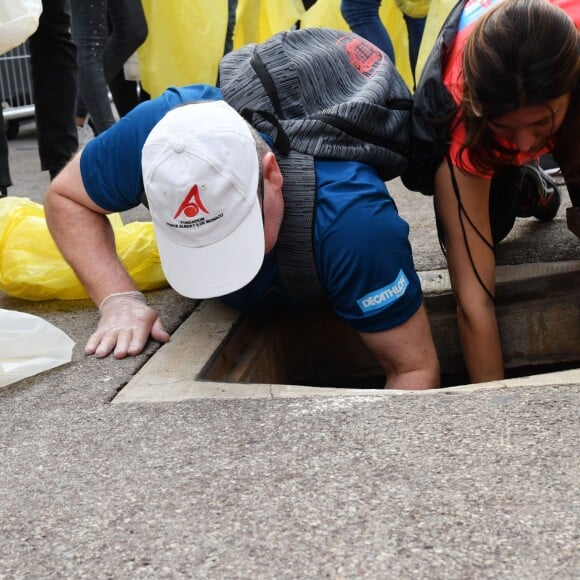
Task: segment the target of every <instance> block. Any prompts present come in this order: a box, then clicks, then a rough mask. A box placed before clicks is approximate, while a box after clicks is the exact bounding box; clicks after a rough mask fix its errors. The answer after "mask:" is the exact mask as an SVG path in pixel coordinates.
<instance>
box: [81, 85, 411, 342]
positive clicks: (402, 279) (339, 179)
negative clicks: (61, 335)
mask: <svg viewBox="0 0 580 580" xmlns="http://www.w3.org/2000/svg"><path fill="white" fill-rule="evenodd" d="M219 99H221V93H220V91H219V89H216V88H215V87H210V86H208V85H191V86H187V87H183V88H171V89H168V90H167V91H165V92H164V93H163V94H162V95H161V96H159V97H158V98H156V99H153V100H150V101H146V102H144V103H142V104H140V105H139V106H138V107H136V108H135V109H133V111H131V112H130V113H129V114H128V115H126V116H125V117H123V118H122V119H121V120H119V121H118V122H117V123H116V124H115V125H113V126H112V127H111V128H110V129H109V130H107V131H106V132H104V133H102V134H101V135H99V136H98V137H97V138H95V139H93V140H91V141H89V143H88V144H87V145H86V147H85V149H84V150H83V152H82V155H81V175H82V178H83V183H84V186H85V188H86V190H87V192H88V194H89V196H90V197H91V199H92V200H93V201H94V202H95V203H96V204H97V205H99V206H100V207H102V208H104V209H106V210H109V211H112V212H117V211H125V210H128V209H131V208H133V207H136V206H137V205H139V204H140V203H141V201H142V198H143V194H144V187H143V178H142V173H141V150H142V148H143V144H144V143H145V140H146V139H147V136H148V135H149V132H150V131H151V129H152V128H153V127H154V126H155V124H156V123H157V122H158V121H159V120H160V119H161V118H162V117H163V116H164V115H165V114H166V113H167V111H169V110H170V109H172V108H174V107H176V106H178V105H180V104H183V103H187V102H191V101H203V100H219ZM315 173H316V186H317V192H316V198H317V199H316V213H315V218H314V258H315V262H316V267H317V271H318V275H319V278H320V283H321V284H322V287H323V288H324V289H325V290H326V292H327V295H328V297H329V299H330V302H331V304H332V305H333V308H334V309H335V311H336V313H337V315H338V316H339V317H340V318H341V319H343V320H344V321H345V322H347V323H348V324H350V325H351V326H352V327H353V328H355V329H356V330H358V331H360V332H378V331H382V330H388V329H390V328H393V327H395V326H398V325H400V324H402V323H403V322H405V321H406V320H407V319H408V318H410V317H411V316H412V315H413V314H414V313H415V311H416V310H417V309H418V308H419V306H420V304H421V301H422V298H423V296H422V293H421V287H420V283H419V279H418V277H417V275H416V273H415V269H414V265H413V260H412V255H411V246H410V244H409V240H408V233H409V227H408V225H407V223H406V222H405V221H404V220H403V219H402V218H401V217H400V216H399V215H398V213H397V208H396V206H395V203H394V201H393V199H392V198H391V196H390V194H389V192H388V191H387V188H386V186H385V184H384V182H383V181H382V180H381V178H380V176H379V174H378V172H377V171H376V170H375V169H374V168H373V167H371V166H369V165H366V164H364V163H359V162H356V161H338V160H328V159H317V160H316V161H315ZM223 300H224V302H226V303H228V304H230V305H232V306H234V307H237V308H239V309H241V310H251V309H254V308H258V307H268V306H275V307H278V306H281V305H285V306H291V302H290V299H289V297H288V295H287V293H286V292H285V290H284V287H283V284H282V282H281V279H280V276H279V272H278V265H277V260H276V250H275V249H274V250H273V251H272V252H270V253H269V254H268V255H267V256H266V257H265V259H264V263H263V265H262V268H261V269H260V271H259V273H258V274H257V275H256V277H255V278H254V279H253V280H252V282H250V284H248V285H247V286H246V287H244V288H242V289H241V290H239V291H237V292H234V293H233V294H230V295H229V296H226V297H223Z"/></svg>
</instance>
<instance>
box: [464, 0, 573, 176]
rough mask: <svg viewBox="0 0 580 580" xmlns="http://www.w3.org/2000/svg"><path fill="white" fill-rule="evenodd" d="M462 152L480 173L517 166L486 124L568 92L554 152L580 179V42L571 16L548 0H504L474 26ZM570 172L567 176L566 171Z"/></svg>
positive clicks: (467, 64)
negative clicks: (565, 111) (568, 96)
mask: <svg viewBox="0 0 580 580" xmlns="http://www.w3.org/2000/svg"><path fill="white" fill-rule="evenodd" d="M463 75H464V81H465V84H464V93H463V100H462V104H461V111H462V112H461V115H462V121H463V122H464V123H465V126H466V128H467V138H466V142H465V143H464V145H463V147H462V151H461V154H462V155H463V154H465V153H467V154H468V155H469V159H470V161H471V163H472V164H473V165H474V166H475V167H476V168H477V169H478V170H480V171H483V172H489V171H494V170H495V169H498V168H499V167H501V166H505V165H506V164H509V163H510V162H511V161H513V159H514V157H515V156H516V154H517V150H514V149H510V148H506V147H504V146H502V145H501V144H500V143H499V142H498V141H497V140H496V138H495V137H494V134H493V132H492V131H491V130H490V129H489V127H488V124H487V122H488V121H489V120H491V119H494V118H496V117H499V116H501V115H503V114H505V113H508V112H511V111H514V110H516V109H519V108H521V107H527V106H534V105H542V104H546V107H547V108H548V111H550V112H551V113H553V111H551V109H549V107H548V105H547V102H548V101H551V100H553V99H556V98H558V97H561V96H562V95H564V94H567V93H571V94H572V101H571V103H570V106H569V108H568V111H567V114H566V118H565V120H564V123H563V124H562V127H561V128H560V130H558V133H557V135H556V136H555V139H554V142H555V143H556V146H555V150H554V155H555V157H556V158H557V159H558V162H559V163H560V166H561V167H562V169H563V170H564V169H567V171H568V175H570V177H572V175H571V174H573V175H574V177H575V178H578V177H580V171H579V167H578V161H577V159H575V157H576V158H577V156H578V150H579V148H580V119H579V113H580V89H579V80H580V41H579V35H578V31H577V30H576V26H575V24H574V22H573V21H572V19H571V18H570V17H569V16H568V15H567V14H566V13H565V12H564V11H563V10H562V9H561V8H558V7H557V6H554V5H553V4H551V3H550V2H548V1H547V0H505V1H504V2H502V3H501V4H499V5H498V6H496V7H494V8H493V9H492V10H490V11H489V12H488V13H487V14H485V15H484V16H483V17H482V18H481V20H480V21H479V22H478V23H477V24H476V25H475V28H474V30H473V32H472V34H471V35H470V36H469V38H468V40H467V43H466V45H465V51H464V54H463ZM565 175H566V173H565Z"/></svg>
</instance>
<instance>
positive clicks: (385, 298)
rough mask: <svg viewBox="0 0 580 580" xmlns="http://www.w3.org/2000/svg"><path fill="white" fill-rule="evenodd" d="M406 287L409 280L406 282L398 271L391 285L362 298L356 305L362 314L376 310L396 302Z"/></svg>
mask: <svg viewBox="0 0 580 580" xmlns="http://www.w3.org/2000/svg"><path fill="white" fill-rule="evenodd" d="M408 287H409V280H407V276H405V274H404V273H403V270H400V271H399V274H398V276H397V279H396V280H395V281H394V282H393V283H392V284H389V285H388V286H385V287H384V288H381V289H380V290H375V291H374V292H371V293H370V294H367V295H366V296H363V297H362V298H360V299H359V300H357V301H356V303H357V304H358V305H359V306H360V309H361V310H362V311H363V312H370V311H372V310H378V309H379V308H384V307H385V306H388V305H389V304H391V303H392V302H394V301H395V300H398V299H399V298H400V297H401V296H402V295H403V294H404V293H405V292H406V290H407V288H408Z"/></svg>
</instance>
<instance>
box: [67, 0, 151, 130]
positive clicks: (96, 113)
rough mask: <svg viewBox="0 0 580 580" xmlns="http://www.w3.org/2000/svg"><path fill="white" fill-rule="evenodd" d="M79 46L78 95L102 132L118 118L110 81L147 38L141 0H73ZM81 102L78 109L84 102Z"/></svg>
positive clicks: (73, 28) (73, 29)
mask: <svg viewBox="0 0 580 580" xmlns="http://www.w3.org/2000/svg"><path fill="white" fill-rule="evenodd" d="M70 2H71V14H72V34H73V39H74V41H75V43H76V45H77V48H78V64H79V97H80V101H81V102H82V104H84V106H85V107H86V110H87V111H88V114H89V115H90V117H91V120H92V122H93V125H94V128H95V132H96V133H101V132H102V131H105V130H106V129H108V128H109V127H110V126H111V125H113V123H114V122H115V118H114V116H113V111H112V108H111V103H110V101H109V87H108V83H109V81H111V80H112V79H113V78H114V77H115V76H116V75H117V74H118V73H119V71H120V70H121V69H122V68H123V65H124V64H125V62H126V61H127V59H128V58H129V57H130V56H131V55H132V54H133V53H134V52H135V50H136V49H137V48H138V47H139V46H140V45H141V44H142V43H143V42H144V41H145V38H146V37H147V22H146V20H145V14H144V12H143V6H142V5H141V0H90V1H88V0H70ZM82 104H80V103H79V113H81V114H82V113H83V112H84V111H83V106H82Z"/></svg>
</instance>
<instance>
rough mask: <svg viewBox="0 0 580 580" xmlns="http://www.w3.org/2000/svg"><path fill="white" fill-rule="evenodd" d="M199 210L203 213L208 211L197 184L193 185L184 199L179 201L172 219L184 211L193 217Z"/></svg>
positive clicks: (189, 216)
mask: <svg viewBox="0 0 580 580" xmlns="http://www.w3.org/2000/svg"><path fill="white" fill-rule="evenodd" d="M200 210H201V211H203V212H204V213H209V211H207V209H206V208H205V206H204V205H203V202H202V201H201V197H200V196H199V189H198V188H197V185H194V186H193V187H192V188H191V189H190V190H189V193H188V194H187V195H186V196H185V199H184V200H183V201H182V202H181V205H180V206H179V209H178V210H177V212H176V213H175V215H174V216H173V219H177V218H178V217H179V216H180V215H181V214H182V213H184V214H185V215H186V216H187V217H188V218H193V217H195V216H196V215H197V214H198V213H199V211H200Z"/></svg>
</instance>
